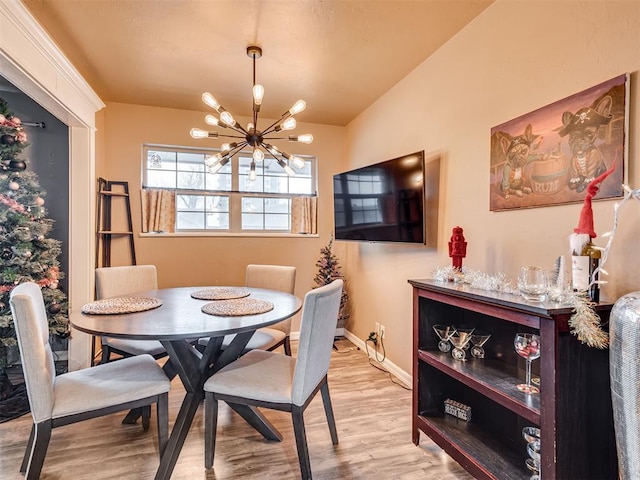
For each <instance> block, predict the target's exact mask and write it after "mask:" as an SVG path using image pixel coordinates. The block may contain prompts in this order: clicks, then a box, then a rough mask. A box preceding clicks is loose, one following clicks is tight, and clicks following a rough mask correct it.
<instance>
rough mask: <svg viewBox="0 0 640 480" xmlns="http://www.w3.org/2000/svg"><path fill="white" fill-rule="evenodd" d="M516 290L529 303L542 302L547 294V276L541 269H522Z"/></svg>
mask: <svg viewBox="0 0 640 480" xmlns="http://www.w3.org/2000/svg"><path fill="white" fill-rule="evenodd" d="M518 289H519V290H520V293H521V294H522V296H523V297H524V298H525V299H526V300H529V301H530V302H543V301H544V300H545V299H546V298H547V293H548V292H549V276H548V275H547V271H546V270H545V269H544V268H542V267H522V268H521V269H520V275H519V276H518Z"/></svg>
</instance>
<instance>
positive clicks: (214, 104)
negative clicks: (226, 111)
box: [202, 92, 220, 112]
mask: <svg viewBox="0 0 640 480" xmlns="http://www.w3.org/2000/svg"><path fill="white" fill-rule="evenodd" d="M202 101H203V102H204V103H206V104H207V105H209V106H210V107H211V108H213V109H214V110H215V111H216V112H218V111H219V110H220V104H219V103H218V101H217V100H216V97H214V96H213V95H211V94H210V93H209V92H204V93H203V94H202Z"/></svg>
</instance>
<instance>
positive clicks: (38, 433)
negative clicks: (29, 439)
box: [26, 420, 51, 480]
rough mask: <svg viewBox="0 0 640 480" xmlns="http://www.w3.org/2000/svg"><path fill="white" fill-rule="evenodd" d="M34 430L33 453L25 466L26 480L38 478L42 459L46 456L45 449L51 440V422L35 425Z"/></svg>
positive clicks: (42, 462) (36, 479)
mask: <svg viewBox="0 0 640 480" xmlns="http://www.w3.org/2000/svg"><path fill="white" fill-rule="evenodd" d="M34 430H35V432H34V444H33V451H32V452H31V458H30V460H29V462H28V465H27V471H26V480H38V479H39V478H40V472H41V471H42V465H43V464H44V457H45V456H46V455H47V448H48V447H49V440H50V439H51V420H46V421H44V422H41V423H37V424H35V425H34Z"/></svg>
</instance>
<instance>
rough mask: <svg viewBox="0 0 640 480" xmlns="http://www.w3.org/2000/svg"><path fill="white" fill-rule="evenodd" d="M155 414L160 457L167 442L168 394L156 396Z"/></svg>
mask: <svg viewBox="0 0 640 480" xmlns="http://www.w3.org/2000/svg"><path fill="white" fill-rule="evenodd" d="M156 414H157V422H158V451H159V452H160V456H161V457H162V454H163V453H164V450H165V448H166V447H167V442H168V441H169V394H168V393H163V394H162V395H158V403H157V404H156Z"/></svg>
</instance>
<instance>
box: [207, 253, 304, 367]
mask: <svg viewBox="0 0 640 480" xmlns="http://www.w3.org/2000/svg"><path fill="white" fill-rule="evenodd" d="M245 286H247V287H255V288H267V289H270V290H278V291H281V292H286V293H291V294H293V292H294V290H295V286H296V267H290V266H285V265H253V264H252V265H247V269H246V273H245ZM290 335H291V319H290V318H288V319H286V320H283V321H282V322H279V323H276V324H275V325H271V326H269V327H263V328H259V329H258V330H256V331H255V333H254V334H253V336H252V337H251V339H250V340H249V343H247V346H246V347H245V351H250V350H255V349H258V350H269V351H270V350H275V349H276V348H278V347H279V346H281V345H283V346H284V352H285V354H287V355H289V356H291V339H290ZM233 337H234V335H227V336H226V337H224V340H223V341H222V348H226V347H227V346H228V345H229V344H230V343H231V341H232V340H233ZM208 342H209V339H208V338H201V339H199V340H198V343H199V344H200V345H206V344H207V343H208Z"/></svg>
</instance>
